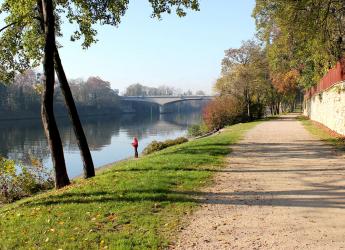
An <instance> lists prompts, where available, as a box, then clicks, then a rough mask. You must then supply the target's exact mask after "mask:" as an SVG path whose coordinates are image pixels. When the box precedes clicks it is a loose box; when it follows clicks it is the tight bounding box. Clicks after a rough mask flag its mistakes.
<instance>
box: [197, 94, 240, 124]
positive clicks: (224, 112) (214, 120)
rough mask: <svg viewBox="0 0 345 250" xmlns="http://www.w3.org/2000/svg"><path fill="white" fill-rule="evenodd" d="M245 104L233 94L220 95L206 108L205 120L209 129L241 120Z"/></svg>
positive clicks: (204, 112)
mask: <svg viewBox="0 0 345 250" xmlns="http://www.w3.org/2000/svg"><path fill="white" fill-rule="evenodd" d="M242 113H243V104H242V103H241V102H240V101H239V100H237V99H236V98H234V97H232V96H220V97H217V98H216V99H215V100H212V101H211V102H209V103H208V105H207V106H206V107H205V108H204V111H203V120H204V122H205V124H206V126H207V128H208V129H209V130H219V129H221V128H223V127H225V126H227V125H231V124H234V123H237V122H239V121H240V120H241V116H242Z"/></svg>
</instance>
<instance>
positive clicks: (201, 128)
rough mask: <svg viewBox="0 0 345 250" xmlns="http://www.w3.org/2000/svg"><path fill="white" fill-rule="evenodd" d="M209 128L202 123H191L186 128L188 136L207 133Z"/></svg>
mask: <svg viewBox="0 0 345 250" xmlns="http://www.w3.org/2000/svg"><path fill="white" fill-rule="evenodd" d="M209 131H210V130H209V129H208V128H207V126H206V125H205V124H204V123H203V124H199V125H192V126H190V127H189V128H188V136H190V137H197V136H201V135H204V134H206V133H208V132H209Z"/></svg>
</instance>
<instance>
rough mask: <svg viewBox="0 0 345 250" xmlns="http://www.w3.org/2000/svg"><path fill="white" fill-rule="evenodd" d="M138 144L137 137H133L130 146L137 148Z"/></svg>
mask: <svg viewBox="0 0 345 250" xmlns="http://www.w3.org/2000/svg"><path fill="white" fill-rule="evenodd" d="M138 145H139V143H138V139H137V138H136V137H134V139H133V142H132V146H133V147H135V148H137V147H138Z"/></svg>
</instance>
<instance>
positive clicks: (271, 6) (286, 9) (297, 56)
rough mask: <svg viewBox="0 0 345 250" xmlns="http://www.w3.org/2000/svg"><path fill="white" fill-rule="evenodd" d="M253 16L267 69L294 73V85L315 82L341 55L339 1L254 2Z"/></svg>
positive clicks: (343, 20) (343, 13)
mask: <svg viewBox="0 0 345 250" xmlns="http://www.w3.org/2000/svg"><path fill="white" fill-rule="evenodd" d="M253 16H254V17H255V20H256V25H257V30H258V35H259V37H260V39H261V40H262V41H264V42H265V43H266V47H267V52H268V58H269V64H270V70H271V71H272V72H273V73H275V74H280V73H283V74H284V73H287V72H291V71H296V70H297V71H298V83H299V85H301V86H303V87H305V88H308V87H310V86H312V85H315V84H316V83H318V82H319V80H320V78H321V77H322V76H323V75H324V74H325V73H326V72H327V71H328V70H329V68H330V67H332V66H334V65H335V63H336V62H337V61H339V60H340V59H341V58H342V57H343V56H344V52H345V41H344V37H345V4H344V1H343V0H313V1H309V0H299V1H292V0H289V1H282V0H268V1H267V0H257V1H256V6H255V9H254V12H253Z"/></svg>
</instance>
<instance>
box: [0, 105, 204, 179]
mask: <svg viewBox="0 0 345 250" xmlns="http://www.w3.org/2000/svg"><path fill="white" fill-rule="evenodd" d="M200 120H201V114H200V112H194V113H186V114H165V115H154V116H150V115H149V116H138V115H122V116H120V117H112V116H107V117H100V116H97V117H87V118H85V117H84V118H82V123H83V127H84V130H85V134H86V137H87V139H88V143H89V147H90V150H91V154H92V158H93V161H94V164H95V166H96V167H101V166H103V165H105V164H108V163H111V162H114V161H118V160H122V159H125V158H128V157H131V156H133V149H132V146H131V142H132V140H133V137H137V138H138V140H139V152H141V151H142V150H143V149H144V148H145V147H146V146H147V145H148V144H149V143H150V142H151V141H153V140H166V139H173V138H176V137H179V136H185V135H186V133H187V129H188V127H189V126H190V125H192V124H198V123H200ZM58 125H59V130H60V135H61V139H62V142H63V146H64V154H65V159H66V165H67V170H68V174H69V176H70V177H71V178H73V177H76V176H78V175H80V174H82V163H81V158H80V153H79V149H78V145H77V143H76V139H75V136H74V133H73V128H72V126H71V125H70V122H69V120H68V118H59V119H58ZM0 155H1V156H4V157H6V158H10V159H14V160H17V161H20V162H22V163H23V164H29V162H30V160H29V159H30V158H35V159H39V160H41V161H42V162H43V165H44V166H46V167H47V168H52V161H51V158H50V152H49V148H48V143H47V140H46V138H45V136H44V132H43V129H42V125H41V121H40V120H39V119H32V120H16V121H0Z"/></svg>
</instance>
